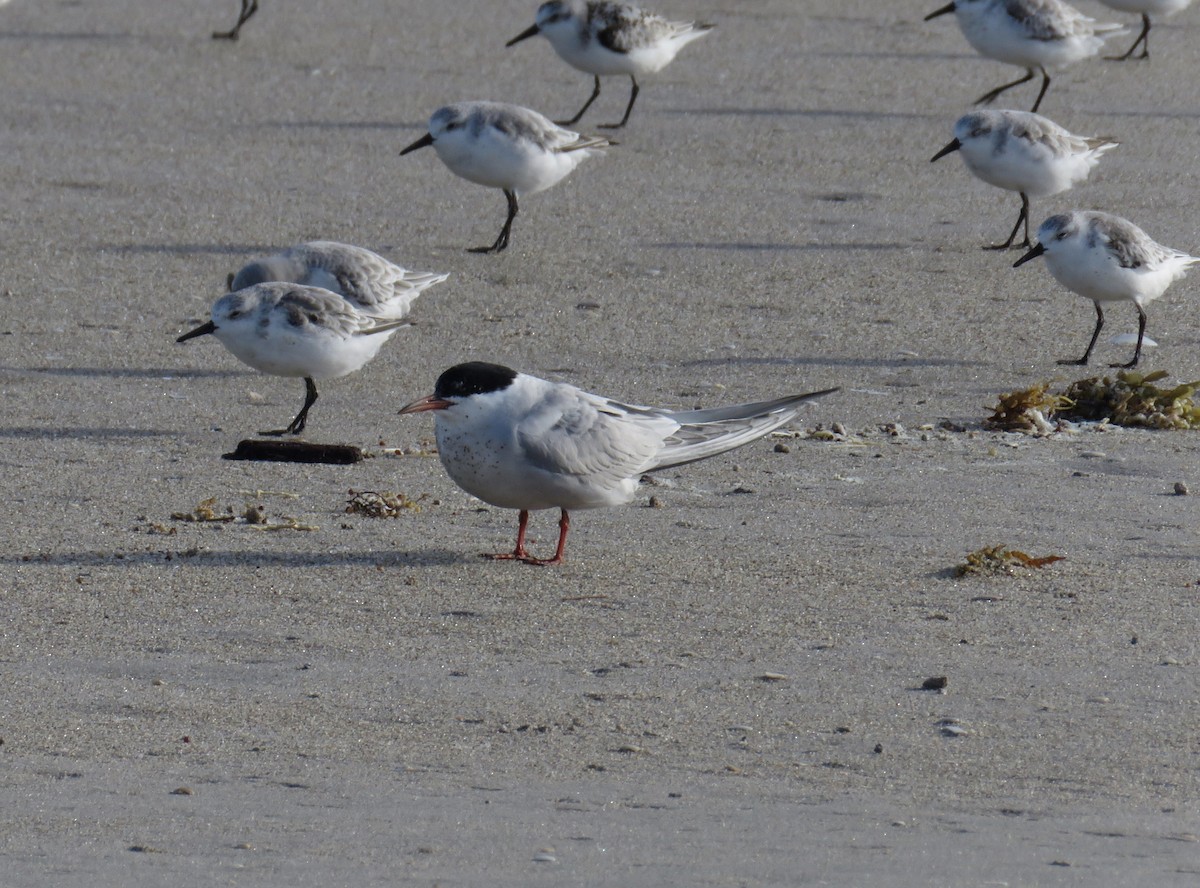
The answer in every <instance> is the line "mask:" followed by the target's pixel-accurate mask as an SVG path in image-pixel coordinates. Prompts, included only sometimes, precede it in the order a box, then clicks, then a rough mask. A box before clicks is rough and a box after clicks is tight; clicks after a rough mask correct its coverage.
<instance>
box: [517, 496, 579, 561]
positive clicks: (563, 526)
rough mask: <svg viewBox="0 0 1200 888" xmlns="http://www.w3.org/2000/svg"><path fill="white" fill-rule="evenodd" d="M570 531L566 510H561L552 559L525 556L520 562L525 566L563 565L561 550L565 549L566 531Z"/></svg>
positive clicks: (569, 521)
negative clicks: (555, 546)
mask: <svg viewBox="0 0 1200 888" xmlns="http://www.w3.org/2000/svg"><path fill="white" fill-rule="evenodd" d="M570 529H571V516H570V515H568V514H567V510H566V509H563V510H562V517H561V518H559V519H558V548H557V549H555V550H554V557H553V558H534V557H533V556H532V555H526V556H525V557H524V558H522V559H521V560H522V561H524V562H525V563H526V564H538V565H543V566H545V565H551V564H562V563H563V550H565V549H566V548H567V531H568V530H570Z"/></svg>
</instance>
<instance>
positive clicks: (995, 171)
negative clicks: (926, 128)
mask: <svg viewBox="0 0 1200 888" xmlns="http://www.w3.org/2000/svg"><path fill="white" fill-rule="evenodd" d="M1117 144H1118V143H1117V142H1116V141H1115V140H1113V139H1109V138H1106V137H1095V138H1093V137H1085V136H1076V135H1072V134H1071V133H1069V132H1067V130H1065V129H1063V128H1062V127H1061V126H1059V125H1058V124H1057V123H1055V122H1054V121H1052V120H1048V119H1047V118H1045V117H1042V116H1041V115H1039V114H1034V113H1033V112H1031V111H973V112H971V113H970V114H964V115H963V116H962V117H960V118H959V119H958V121H957V122H956V123H955V124H954V139H953V141H951V142H950V144H948V145H947V146H946V147H945V148H943V149H942V150H941V151H939V152H938V153H937V154H935V155H933V160H938V159H939V158H941V157H945V156H946V155H947V154H950V153H951V152H953V151H958V152H960V153H961V154H962V159H963V163H965V164H966V165H967V169H969V170H970V171H971V172H972V173H974V174H975V176H976V177H977V178H980V179H982V180H983V181H985V182H987V183H988V184H989V185H995V186H996V187H997V188H1004V189H1005V190H1007V191H1016V192H1019V193H1020V195H1021V213H1020V215H1018V216H1017V224H1016V225H1014V226H1013V230H1012V234H1010V235H1009V236H1008V240H1006V241H1005V242H1004V243H1002V244H994V245H991V246H989V247H987V248H986V249H989V250H1006V249H1008V248H1009V247H1011V246H1012V245H1013V241H1015V240H1016V238H1017V231H1018V230H1019V229H1020V228H1021V223H1024V224H1025V240H1024V241H1023V242H1022V243H1021V244H1020V246H1022V247H1028V246H1029V198H1030V196H1033V197H1049V196H1050V195H1052V194H1059V193H1060V192H1063V191H1066V190H1067V189H1068V188H1070V187H1071V186H1072V185H1075V184H1076V183H1078V182H1082V181H1083V180H1084V179H1086V178H1087V177H1088V173H1090V172H1091V170H1092V167H1094V166H1095V165H1096V163H1097V162H1098V161H1099V159H1100V155H1102V154H1104V152H1106V151H1108V150H1109V149H1111V148H1115V147H1116V145H1117ZM931 162H932V161H931Z"/></svg>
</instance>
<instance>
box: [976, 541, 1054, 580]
mask: <svg viewBox="0 0 1200 888" xmlns="http://www.w3.org/2000/svg"><path fill="white" fill-rule="evenodd" d="M1065 558H1066V556H1065V555H1044V556H1042V557H1041V558H1034V557H1033V556H1032V555H1026V554H1025V553H1024V552H1022V551H1020V550H1019V549H1009V548H1008V547H1006V546H984V547H983V548H982V549H977V550H976V551H974V552H971V553H970V554H969V555H967V560H966V561H965V562H964V563H963V564H960V565H958V566H957V567H955V568H954V575H955V576H956V577H966V576H984V577H994V576H1001V575H1003V576H1010V577H1012V576H1016V575H1017V574H1018V572H1019V569H1021V568H1042V567H1045V566H1046V565H1047V564H1053V563H1054V562H1055V561H1063V560H1064V559H1065Z"/></svg>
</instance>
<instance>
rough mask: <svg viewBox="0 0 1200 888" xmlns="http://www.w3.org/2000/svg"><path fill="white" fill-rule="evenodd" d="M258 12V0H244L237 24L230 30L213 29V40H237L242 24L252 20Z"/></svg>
mask: <svg viewBox="0 0 1200 888" xmlns="http://www.w3.org/2000/svg"><path fill="white" fill-rule="evenodd" d="M256 12H258V0H242V11H241V13H240V14H239V15H238V20H237V24H236V25H234V26H233V27H232V28H230V29H229V30H228V31H213V40H237V39H238V34H240V33H241V30H242V25H244V24H246V22H248V21H249V20H250V16H252V15H254V13H256Z"/></svg>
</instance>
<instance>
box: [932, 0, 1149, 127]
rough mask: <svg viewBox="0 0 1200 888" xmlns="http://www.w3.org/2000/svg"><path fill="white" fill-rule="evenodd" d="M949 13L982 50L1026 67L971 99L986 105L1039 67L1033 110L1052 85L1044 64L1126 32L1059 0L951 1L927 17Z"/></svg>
mask: <svg viewBox="0 0 1200 888" xmlns="http://www.w3.org/2000/svg"><path fill="white" fill-rule="evenodd" d="M948 12H953V13H954V15H955V18H957V19H958V26H959V28H960V29H961V30H962V32H963V36H964V37H966V38H967V42H968V43H970V44H971V46H973V47H975V51H976V52H978V53H979V54H980V55H985V56H987V57H988V58H990V59H995V60H996V61H998V62H1006V63H1007V64H1010V65H1016V66H1017V67H1019V68H1024V69H1025V76H1024V77H1021V78H1019V79H1017V80H1014V81H1013V82H1012V83H1006V84H1004V85H1003V86H998V87H996V88H995V89H993V90H992V91H991V92H988V93H984V94H983V95H982V96H980V97H979V98H978V99H976V100H975V104H977V105H980V104H986V103H987V102H990V101H992V100H993V99H995V98H996V97H997V96H998V95H1000V93H1002V92H1004V91H1005V90H1007V89H1011V88H1012V87H1014V86H1017V85H1018V84H1021V83H1027V82H1029V81H1030V80H1032V79H1033V72H1034V69H1035V68H1036V69H1037V70H1039V71H1041V72H1042V89H1041V91H1040V92H1039V93H1038V97H1037V101H1036V102H1034V103H1033V108H1032V109H1031V110H1033V111H1036V110H1037V109H1038V107H1039V106H1040V105H1041V104H1042V97H1043V96H1044V95H1046V90H1047V89H1048V88H1049V86H1050V74H1049V73H1048V72H1047V70H1046V69H1047V68H1055V69H1057V68H1061V67H1063V66H1065V65H1069V64H1071V63H1072V62H1077V61H1079V60H1080V59H1085V58H1087V57H1088V56H1093V55H1095V54H1096V53H1098V52H1099V51H1100V48H1101V47H1102V46H1103V45H1104V41H1105V39H1107V38H1108V37H1111V36H1113V35H1114V34H1118V33H1120V34H1124V33H1127V31H1126V29H1125V28H1124V27H1122V26H1121V25H1114V24H1102V23H1099V22H1097V21H1096V20H1095V19H1092V18H1088V17H1087V16H1086V15H1084V14H1083V13H1081V12H1080V11H1079V10H1077V9H1075V8H1074V7H1073V6H1068V5H1067V4H1066V3H1063V2H1062V0H954V2H953V3H950V4H948V5H946V6H943V7H942V8H941V9H938V10H935V11H934V12H931V13H929V15H927V16H925V21H929V20H930V19H932V18H936V17H937V16H939V15H945V14H946V13H948Z"/></svg>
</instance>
